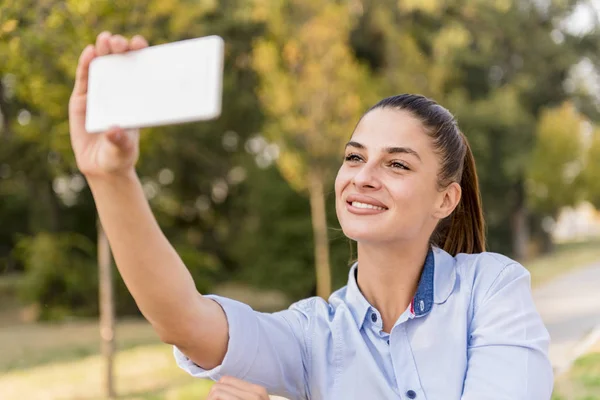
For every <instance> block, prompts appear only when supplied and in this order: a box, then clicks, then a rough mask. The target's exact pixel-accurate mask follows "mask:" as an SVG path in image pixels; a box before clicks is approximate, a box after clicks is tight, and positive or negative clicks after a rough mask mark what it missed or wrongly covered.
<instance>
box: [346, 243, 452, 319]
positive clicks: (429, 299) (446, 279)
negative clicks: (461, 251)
mask: <svg viewBox="0 0 600 400" xmlns="http://www.w3.org/2000/svg"><path fill="white" fill-rule="evenodd" d="M454 263H455V260H454V257H452V256H451V255H450V254H448V253H446V252H445V251H444V250H442V249H439V248H437V247H433V248H432V249H431V250H430V251H429V252H428V253H427V257H426V258H425V264H424V265H423V271H422V272H421V278H420V280H419V286H418V287H417V292H416V293H415V297H414V298H413V301H412V304H411V305H412V307H411V310H412V311H413V312H414V314H415V316H416V317H421V316H424V315H426V314H428V313H429V312H430V311H431V308H432V307H433V304H434V303H437V304H440V303H443V302H445V301H446V300H447V299H448V297H449V296H450V294H451V293H452V291H453V289H454V283H455V281H456V271H455V266H454ZM357 267H358V263H355V264H354V265H352V268H350V273H349V275H348V285H347V289H346V304H347V305H348V307H349V308H350V312H351V313H352V315H353V317H354V320H355V321H356V324H357V325H358V327H359V328H360V327H361V326H362V324H363V322H364V320H365V317H366V315H367V312H368V311H369V308H371V304H369V302H368V301H367V299H366V298H365V297H364V296H363V294H362V293H361V291H360V289H359V288H358V284H357V282H356V270H357Z"/></svg>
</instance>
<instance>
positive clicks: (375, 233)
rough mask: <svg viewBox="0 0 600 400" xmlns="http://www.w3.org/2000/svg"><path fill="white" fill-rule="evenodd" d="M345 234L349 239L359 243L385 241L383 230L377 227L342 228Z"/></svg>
mask: <svg viewBox="0 0 600 400" xmlns="http://www.w3.org/2000/svg"><path fill="white" fill-rule="evenodd" d="M342 231H343V232H344V235H346V237H348V238H349V239H352V240H354V241H355V242H359V243H374V242H381V241H384V237H383V236H382V232H381V231H380V230H377V229H375V227H372V226H371V227H361V228H358V227H353V228H342Z"/></svg>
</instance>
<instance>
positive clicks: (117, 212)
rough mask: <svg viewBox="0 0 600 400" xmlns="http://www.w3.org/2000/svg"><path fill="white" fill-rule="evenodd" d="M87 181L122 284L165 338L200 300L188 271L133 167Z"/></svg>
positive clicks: (175, 332)
mask: <svg viewBox="0 0 600 400" xmlns="http://www.w3.org/2000/svg"><path fill="white" fill-rule="evenodd" d="M88 183H89V185H90V188H91V190H92V193H93V195H94V199H95V201H96V207H97V210H98V214H99V217H100V221H101V223H102V225H103V228H104V230H105V232H106V235H107V237H108V240H109V242H110V245H111V248H112V252H113V255H114V258H115V262H116V264H117V266H118V269H119V272H120V273H121V276H122V277H123V280H124V281H125V284H126V285H127V288H128V289H129V291H130V292H131V294H132V295H133V297H134V299H135V301H136V302H137V305H138V307H139V308H140V311H141V312H142V313H143V314H144V316H145V317H146V318H147V319H148V321H150V323H151V324H152V325H153V326H154V328H155V329H156V331H157V332H158V334H159V335H160V336H161V338H163V340H165V339H166V340H170V338H171V337H173V336H175V335H177V332H178V331H184V330H185V329H186V327H185V326H180V325H181V324H182V323H184V322H185V321H190V320H193V318H189V317H187V318H186V313H197V312H198V310H197V309H196V307H193V304H195V303H197V302H199V301H200V302H201V301H202V298H201V297H200V296H199V295H198V292H197V290H196V286H195V284H194V281H193V279H192V277H191V275H190V273H189V271H188V270H187V268H186V267H185V265H184V264H183V262H182V260H181V258H180V257H179V255H178V254H177V253H176V251H175V249H174V248H173V246H172V245H171V244H170V243H169V242H168V240H167V239H166V237H165V236H164V234H163V232H162V231H161V229H160V227H159V226H158V223H157V222H156V219H155V217H154V215H153V214H152V211H151V209H150V206H149V204H148V201H147V200H146V198H145V196H144V192H143V189H142V185H141V183H140V181H139V179H138V177H137V175H136V173H135V171H132V172H131V173H129V174H127V175H119V176H114V177H113V176H111V177H108V178H107V177H102V178H93V179H89V178H88ZM205 301H210V300H205Z"/></svg>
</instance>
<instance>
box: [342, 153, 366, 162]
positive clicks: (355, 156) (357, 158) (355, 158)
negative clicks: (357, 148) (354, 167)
mask: <svg viewBox="0 0 600 400" xmlns="http://www.w3.org/2000/svg"><path fill="white" fill-rule="evenodd" d="M345 160H346V161H353V162H356V161H361V160H362V158H361V156H359V155H358V154H348V155H347V156H346V157H345Z"/></svg>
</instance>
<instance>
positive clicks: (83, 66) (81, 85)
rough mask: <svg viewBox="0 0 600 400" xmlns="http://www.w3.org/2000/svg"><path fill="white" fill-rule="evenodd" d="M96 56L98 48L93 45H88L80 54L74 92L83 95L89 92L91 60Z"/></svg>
mask: <svg viewBox="0 0 600 400" xmlns="http://www.w3.org/2000/svg"><path fill="white" fill-rule="evenodd" d="M94 57H96V50H95V49H94V46H93V45H91V44H90V45H88V46H87V47H86V48H85V49H83V51H82V52H81V55H80V56H79V63H78V64H77V72H76V74H75V87H74V88H73V93H74V94H76V95H82V94H85V93H86V92H87V87H88V72H89V70H90V62H92V60H93V59H94Z"/></svg>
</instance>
